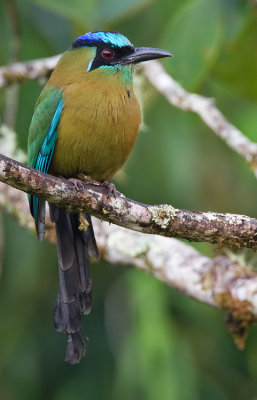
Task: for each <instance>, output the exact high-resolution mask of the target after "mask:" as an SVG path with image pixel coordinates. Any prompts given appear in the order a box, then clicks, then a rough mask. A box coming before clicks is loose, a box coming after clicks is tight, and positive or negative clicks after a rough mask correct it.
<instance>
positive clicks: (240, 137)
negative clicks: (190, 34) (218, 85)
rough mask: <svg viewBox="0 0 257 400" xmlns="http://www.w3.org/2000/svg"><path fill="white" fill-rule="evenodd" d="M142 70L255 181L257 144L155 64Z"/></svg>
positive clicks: (209, 101)
mask: <svg viewBox="0 0 257 400" xmlns="http://www.w3.org/2000/svg"><path fill="white" fill-rule="evenodd" d="M143 70H144V73H145V75H146V77H147V78H148V79H149V81H150V82H151V84H152V85H153V86H154V87H155V88H156V89H157V90H158V91H159V92H160V93H162V94H163V96H164V97H165V98H166V99H167V100H168V102H169V103H170V104H172V105H173V106H175V107H177V108H180V109H181V110H184V111H193V112H195V113H196V114H198V115H199V116H200V117H201V119H202V120H203V121H204V122H205V124H206V125H207V126H209V128H210V129H211V130H212V131H213V132H214V133H216V135H217V136H219V137H220V138H221V139H222V140H224V141H225V142H226V143H227V145H228V146H229V147H231V148H232V149H233V150H235V151H236V152H237V153H238V154H239V155H240V156H242V157H243V158H244V159H245V160H246V161H247V162H248V163H249V164H250V166H251V169H252V170H253V172H254V174H255V176H256V177H257V143H253V142H251V141H250V140H249V139H248V138H247V137H246V136H245V135H244V134H243V133H242V132H240V131H239V130H238V129H237V128H236V127H235V126H234V125H232V124H231V123H230V122H228V120H227V119H226V118H225V117H224V115H223V114H222V113H221V112H220V111H219V110H218V108H217V107H216V106H215V100H214V99H210V98H207V97H204V96H200V95H199V94H196V93H190V92H187V91H186V90H185V89H184V88H183V87H182V86H181V85H180V84H179V83H178V82H176V81H175V80H174V79H173V78H172V77H171V76H170V75H169V74H167V72H166V71H165V69H164V68H163V67H162V65H161V64H160V63H159V62H158V61H151V63H144V66H143Z"/></svg>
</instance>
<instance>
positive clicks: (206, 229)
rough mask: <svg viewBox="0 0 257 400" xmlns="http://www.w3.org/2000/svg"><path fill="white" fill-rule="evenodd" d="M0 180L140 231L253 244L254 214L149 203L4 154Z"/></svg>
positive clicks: (256, 238) (255, 239)
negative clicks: (48, 170)
mask: <svg viewBox="0 0 257 400" xmlns="http://www.w3.org/2000/svg"><path fill="white" fill-rule="evenodd" d="M0 181H2V182H4V183H7V184H9V185H11V186H13V187H15V188H17V189H20V190H23V191H25V192H27V193H31V194H34V195H37V196H39V197H41V198H43V199H45V200H48V201H50V202H53V203H55V204H57V205H59V206H60V207H65V208H67V209H74V210H78V211H83V212H85V213H89V214H92V215H94V216H96V217H98V218H100V219H102V220H105V221H109V222H112V223H114V224H116V225H120V226H124V227H126V228H129V229H132V230H136V231H140V232H143V233H151V234H153V233H154V234H159V235H163V236H168V237H179V238H183V239H187V240H190V241H196V242H209V243H217V244H219V245H220V246H222V245H225V246H238V247H241V246H243V247H250V248H253V249H256V248H257V220H256V219H253V218H250V217H247V216H243V215H236V214H220V213H212V212H198V211H187V210H180V209H176V208H174V207H172V206H171V205H166V204H162V205H158V206H157V205H156V206H150V205H146V204H142V203H138V202H135V201H133V200H130V199H127V198H126V197H125V196H124V195H122V194H120V193H118V194H117V195H114V194H109V193H108V192H109V190H108V188H106V186H105V185H102V184H100V183H99V182H96V181H93V180H91V179H88V180H87V182H86V183H82V182H81V181H77V182H78V183H77V184H74V183H73V182H71V181H69V180H65V179H61V178H57V177H54V176H51V175H49V174H44V173H42V172H39V171H37V170H33V169H31V168H29V167H26V166H24V165H22V164H20V163H18V162H17V161H14V160H12V159H10V158H8V157H5V156H2V155H1V156H0Z"/></svg>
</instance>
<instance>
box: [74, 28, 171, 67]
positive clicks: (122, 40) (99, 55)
mask: <svg viewBox="0 0 257 400" xmlns="http://www.w3.org/2000/svg"><path fill="white" fill-rule="evenodd" d="M81 47H90V48H92V49H94V51H95V54H94V57H93V59H92V60H91V61H90V63H89V64H88V68H87V71H88V72H90V71H93V70H95V69H97V68H108V69H110V70H111V69H112V70H122V69H125V68H126V69H127V67H131V66H133V65H134V64H136V63H140V62H141V61H148V60H153V59H156V58H162V57H172V54H171V53H169V52H168V51H165V50H161V49H155V48H151V47H134V46H133V44H132V43H131V42H130V41H129V40H128V39H127V38H126V37H125V36H124V35H122V34H120V33H118V32H103V31H98V32H88V33H86V34H84V35H82V36H80V37H78V38H77V39H76V40H75V41H74V42H73V44H72V49H77V48H81Z"/></svg>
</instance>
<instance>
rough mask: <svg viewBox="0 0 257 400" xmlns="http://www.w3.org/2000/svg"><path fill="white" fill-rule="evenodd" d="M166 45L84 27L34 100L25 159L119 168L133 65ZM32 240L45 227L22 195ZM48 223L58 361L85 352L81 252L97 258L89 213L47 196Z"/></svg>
mask: <svg viewBox="0 0 257 400" xmlns="http://www.w3.org/2000/svg"><path fill="white" fill-rule="evenodd" d="M171 56H172V54H171V53H169V52H168V51H164V50H161V49H156V48H151V47H134V46H133V44H132V43H131V42H130V41H129V40H128V39H127V38H126V37H125V36H124V35H122V34H120V33H118V32H112V31H110V32H105V31H97V32H89V33H86V34H84V35H82V36H80V37H78V38H77V39H76V40H75V41H74V42H73V44H72V46H71V48H70V49H69V50H68V51H66V52H65V53H64V54H63V55H62V57H61V58H60V60H59V62H58V63H57V65H56V67H55V69H54V71H53V72H52V74H51V76H50V78H49V80H48V82H47V84H46V86H45V87H44V89H43V91H42V92H41V94H40V96H39V98H38V101H37V103H36V106H35V110H34V114H33V117H32V121H31V125H30V129H29V137H28V164H29V165H30V166H31V167H32V168H35V169H37V170H39V171H42V172H45V173H49V174H52V175H55V176H61V177H64V178H68V179H70V178H72V179H76V178H78V177H79V176H80V175H81V174H82V175H87V176H90V177H92V178H93V179H95V180H98V181H101V182H106V181H108V180H109V179H110V178H112V176H113V175H114V174H115V173H116V172H117V171H118V170H119V169H120V168H121V167H122V165H123V164H124V162H125V161H126V159H127V158H128V156H129V154H130V152H131V150H132V148H133V146H134V144H135V142H136V139H137V135H138V131H139V127H140V123H141V111H140V106H139V103H138V100H137V98H136V95H135V92H134V90H133V72H134V66H135V64H137V63H140V62H142V61H147V60H152V59H157V58H162V57H171ZM29 204H30V210H31V214H32V216H33V218H34V219H35V225H36V231H37V235H38V238H39V240H42V239H43V237H44V234H45V201H44V200H42V199H40V198H38V197H36V196H32V195H29ZM49 210H50V218H51V220H52V221H53V222H54V223H55V226H56V237H57V253H58V265H59V282H60V284H59V290H58V294H57V298H56V305H55V310H54V326H55V329H56V330H57V331H59V332H64V333H66V334H67V337H68V345H67V352H66V358H65V360H66V361H68V362H70V363H72V364H75V363H78V362H79V361H80V360H81V358H82V356H83V355H84V354H85V343H84V340H83V333H82V329H81V318H82V315H83V314H88V313H89V312H90V310H91V307H92V297H91V289H92V282H91V277H90V271H89V257H95V258H97V257H98V249H97V245H96V241H95V237H94V231H93V226H92V222H91V218H90V216H89V215H85V216H83V218H85V220H86V221H87V223H86V225H87V229H86V230H81V227H80V217H81V216H80V214H79V213H78V212H74V211H71V212H70V211H68V210H65V209H62V208H59V207H57V206H56V205H54V204H50V203H49Z"/></svg>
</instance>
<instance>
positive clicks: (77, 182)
mask: <svg viewBox="0 0 257 400" xmlns="http://www.w3.org/2000/svg"><path fill="white" fill-rule="evenodd" d="M68 181H69V182H71V183H73V185H74V186H75V189H76V190H77V191H78V192H83V191H84V189H85V186H84V184H83V182H81V180H80V179H76V178H70V179H68Z"/></svg>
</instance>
